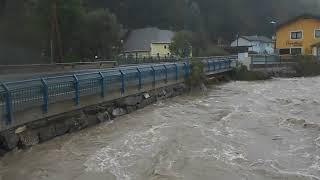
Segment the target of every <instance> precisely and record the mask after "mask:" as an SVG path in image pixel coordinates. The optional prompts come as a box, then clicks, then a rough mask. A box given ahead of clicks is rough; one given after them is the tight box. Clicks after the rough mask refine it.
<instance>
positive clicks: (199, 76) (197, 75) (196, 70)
mask: <svg viewBox="0 0 320 180" xmlns="http://www.w3.org/2000/svg"><path fill="white" fill-rule="evenodd" d="M190 65H191V74H190V75H189V78H188V79H187V80H186V84H187V85H188V86H189V87H197V86H200V85H202V84H204V83H205V81H206V74H205V73H204V65H203V63H202V62H201V61H199V60H197V59H191V61H190Z"/></svg>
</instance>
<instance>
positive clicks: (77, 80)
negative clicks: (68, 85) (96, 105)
mask: <svg viewBox="0 0 320 180" xmlns="http://www.w3.org/2000/svg"><path fill="white" fill-rule="evenodd" d="M73 79H74V89H75V96H76V97H75V103H76V106H78V105H79V104H80V87H79V86H80V84H79V79H78V77H77V76H76V75H73Z"/></svg>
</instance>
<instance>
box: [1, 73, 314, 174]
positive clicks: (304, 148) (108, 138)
mask: <svg viewBox="0 0 320 180" xmlns="http://www.w3.org/2000/svg"><path fill="white" fill-rule="evenodd" d="M16 179H17V180H20V179H21V180H180V179H181V180H182V179H186V180H277V179H279V180H318V179H320V77H316V78H303V79H275V80H272V81H265V82H231V83H227V84H223V85H219V86H214V87H211V88H209V90H208V92H206V93H200V94H192V95H184V96H181V97H176V98H173V99H169V100H165V101H162V102H158V103H156V104H154V105H152V106H149V107H147V108H145V109H142V110H139V111H137V112H134V113H132V114H129V115H126V116H124V117H121V118H118V119H116V120H115V121H112V122H108V123H105V124H100V125H98V126H96V127H93V128H89V129H86V130H84V131H81V132H78V133H74V134H70V135H66V136H63V137H59V138H56V139H54V140H52V141H49V142H47V143H44V144H40V145H37V146H34V147H32V148H31V149H28V150H25V151H19V150H16V151H14V152H11V153H9V154H7V155H6V156H5V157H4V158H2V159H0V180H16Z"/></svg>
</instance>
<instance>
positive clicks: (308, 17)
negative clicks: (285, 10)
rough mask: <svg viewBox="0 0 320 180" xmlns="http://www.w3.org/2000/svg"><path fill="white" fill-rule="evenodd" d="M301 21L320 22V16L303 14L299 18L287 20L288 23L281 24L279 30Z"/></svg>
mask: <svg viewBox="0 0 320 180" xmlns="http://www.w3.org/2000/svg"><path fill="white" fill-rule="evenodd" d="M300 19H317V20H320V16H319V15H315V14H301V15H299V16H296V17H294V18H291V19H289V20H286V21H283V22H281V23H280V24H279V25H278V26H277V29H280V28H282V27H283V26H286V25H288V24H291V23H293V22H295V21H298V20H300Z"/></svg>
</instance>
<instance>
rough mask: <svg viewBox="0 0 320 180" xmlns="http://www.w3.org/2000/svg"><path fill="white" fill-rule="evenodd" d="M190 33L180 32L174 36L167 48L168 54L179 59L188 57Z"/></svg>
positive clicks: (189, 52) (190, 49)
mask: <svg viewBox="0 0 320 180" xmlns="http://www.w3.org/2000/svg"><path fill="white" fill-rule="evenodd" d="M191 42H192V33H191V32H189V31H180V32H177V33H176V34H175V36H174V37H173V39H172V43H171V44H170V46H169V49H170V52H171V54H173V55H176V56H179V57H183V58H184V57H189V56H190V55H191V52H192V44H191Z"/></svg>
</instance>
